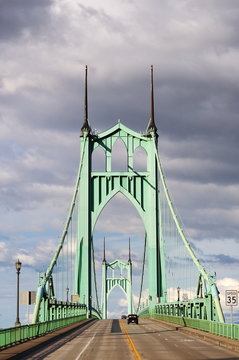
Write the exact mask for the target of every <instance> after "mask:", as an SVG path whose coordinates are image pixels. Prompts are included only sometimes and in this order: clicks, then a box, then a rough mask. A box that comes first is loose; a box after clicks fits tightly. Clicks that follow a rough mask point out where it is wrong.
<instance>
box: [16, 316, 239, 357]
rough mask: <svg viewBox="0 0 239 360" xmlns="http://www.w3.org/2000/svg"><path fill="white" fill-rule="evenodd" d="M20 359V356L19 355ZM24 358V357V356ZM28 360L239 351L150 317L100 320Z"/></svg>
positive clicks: (211, 354) (223, 354)
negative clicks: (129, 321)
mask: <svg viewBox="0 0 239 360" xmlns="http://www.w3.org/2000/svg"><path fill="white" fill-rule="evenodd" d="M19 359H20V358H19ZM22 359H24V358H22ZM27 359H28V360H32V359H34V360H36V359H37V360H41V359H49V360H81V359H85V360H111V359H113V360H118V359H119V360H131V359H138V360H140V359H142V360H204V359H212V360H216V359H224V360H236V359H237V360H239V354H238V353H234V352H232V351H229V350H226V349H223V348H221V347H219V346H216V345H212V344H210V343H208V342H205V341H203V340H199V339H197V338H194V337H191V336H189V335H187V334H185V333H182V332H180V331H175V330H173V329H170V328H167V327H165V326H164V325H162V324H160V323H158V322H156V321H153V320H146V319H139V325H136V324H129V325H128V324H127V321H126V320H100V321H96V322H95V323H94V324H93V325H91V326H89V327H87V328H86V329H85V330H83V331H82V330H81V331H80V332H78V333H75V334H74V336H72V335H71V336H69V337H67V336H66V337H65V338H64V341H63V340H60V341H59V342H57V343H54V344H51V345H50V346H48V347H47V348H44V349H42V350H40V351H38V352H36V353H32V354H31V355H28V356H27Z"/></svg>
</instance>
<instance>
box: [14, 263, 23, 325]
mask: <svg viewBox="0 0 239 360" xmlns="http://www.w3.org/2000/svg"><path fill="white" fill-rule="evenodd" d="M15 266H16V273H17V316H16V322H15V326H21V323H20V320H19V276H20V270H21V266H22V263H21V262H20V261H19V259H18V260H17V261H16V263H15Z"/></svg>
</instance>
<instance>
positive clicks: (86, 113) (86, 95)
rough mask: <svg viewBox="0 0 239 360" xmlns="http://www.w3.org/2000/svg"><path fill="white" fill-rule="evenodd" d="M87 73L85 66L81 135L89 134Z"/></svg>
mask: <svg viewBox="0 0 239 360" xmlns="http://www.w3.org/2000/svg"><path fill="white" fill-rule="evenodd" d="M87 71H88V67H87V65H86V66H85V104H84V123H83V125H82V128H81V135H83V134H84V132H87V133H89V132H91V127H90V125H89V121H88V83H87Z"/></svg>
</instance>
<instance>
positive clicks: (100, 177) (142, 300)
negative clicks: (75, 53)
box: [0, 66, 239, 359]
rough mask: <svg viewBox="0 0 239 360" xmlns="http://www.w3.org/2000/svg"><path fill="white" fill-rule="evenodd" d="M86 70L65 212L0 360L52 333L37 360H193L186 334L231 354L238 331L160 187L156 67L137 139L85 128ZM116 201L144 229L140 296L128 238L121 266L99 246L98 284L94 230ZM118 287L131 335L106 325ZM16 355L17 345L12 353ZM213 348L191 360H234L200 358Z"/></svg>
mask: <svg viewBox="0 0 239 360" xmlns="http://www.w3.org/2000/svg"><path fill="white" fill-rule="evenodd" d="M87 71H88V69H87V67H86V69H85V102H84V121H83V125H82V127H81V134H80V146H81V156H80V162H79V170H78V174H77V179H76V184H75V189H74V192H73V197H72V201H71V205H70V208H69V213H68V215H67V218H66V222H65V226H64V229H63V232H62V236H61V238H60V242H59V245H58V247H57V249H56V251H55V254H54V256H53V258H52V260H51V262H50V264H49V267H48V269H47V271H46V272H44V273H43V274H41V276H40V278H39V285H38V289H37V296H36V303H35V309H34V314H33V322H32V324H31V325H23V326H16V327H14V328H10V329H3V330H1V331H0V346H1V349H2V357H1V353H0V358H8V357H7V356H8V355H6V353H7V352H9V349H7V347H8V346H10V345H15V344H17V343H18V344H19V343H21V342H24V346H26V344H29V345H27V346H29V348H30V349H31V346H33V347H34V344H33V345H30V344H32V341H36V339H40V338H41V339H42V340H41V341H42V342H43V343H44V341H45V340H44V339H46V337H47V339H48V340H49V337H50V338H51V337H52V336H53V338H54V334H56V333H57V334H58V333H60V334H61V336H62V333H63V335H64V336H63V340H59V339H58V337H57V340H54V341H53V345H52V342H51V345H49V346H50V348H49V349H50V350H49V349H48V350H39V349H35V348H34V349H35V350H34V351H40V353H39V354H41V355H39V356H41V357H40V358H44V357H42V356H43V355H42V354H52V355H49V356H50V357H49V358H52V359H54V358H55V359H58V358H61V356H63V355H62V354H63V353H64V351H65V350H64V346H63V345H64V342H67V344H68V343H69V342H70V344H71V346H70V348H71V350H72V355H69V357H68V355H67V358H72V359H80V358H81V356H84V358H87V359H101V358H104V354H108V355H107V357H108V358H113V357H114V358H121V359H122V358H125V359H130V358H138V359H141V358H142V359H144V358H145V359H151V358H152V359H156V358H160V359H172V358H175V359H176V358H178V359H191V358H192V357H190V356H191V354H192V351H193V352H195V349H196V348H197V349H199V348H200V346H199V341H198V340H192V337H191V336H192V335H195V336H196V335H197V336H199V337H200V336H201V338H203V337H204V338H205V337H206V335H207V337H208V338H210V339H212V338H213V337H215V339H216V338H217V337H218V335H220V336H221V337H224V338H223V339H224V343H225V344H231V345H230V346H229V345H228V346H227V345H225V346H226V347H228V348H230V349H231V350H233V351H237V350H238V347H237V346H236V345H235V343H234V342H235V341H236V342H237V340H238V339H239V326H238V325H234V324H226V323H225V319H224V314H223V311H222V306H221V303H220V297H219V291H218V288H217V284H216V278H215V274H211V273H209V272H208V271H207V270H206V267H205V266H204V265H202V264H201V262H200V261H199V259H198V258H197V256H196V254H195V252H194V250H193V248H192V246H191V245H190V243H189V240H188V239H187V237H186V236H185V233H184V230H183V227H182V224H181V222H180V220H179V218H178V216H177V214H176V211H175V208H174V204H173V202H172V200H171V198H170V194H169V191H168V188H167V184H166V181H165V176H164V172H163V168H162V165H161V161H160V156H159V153H158V146H157V145H158V141H159V137H158V132H157V127H156V123H155V118H154V83H153V67H152V66H151V72H150V88H151V91H150V108H151V110H150V120H149V123H148V126H147V128H146V131H145V133H143V134H141V133H138V132H136V131H134V130H132V129H129V128H128V127H127V126H126V125H124V124H123V123H121V122H120V121H118V123H117V124H116V125H114V126H113V127H112V128H111V129H108V130H106V131H104V132H102V133H94V132H93V131H92V129H91V126H90V123H89V119H88V81H87V75H88V74H87ZM117 141H121V143H122V144H123V146H124V147H125V149H126V153H127V164H126V170H125V171H114V170H113V169H112V154H113V150H114V146H115V144H116V142H117ZM138 149H141V151H142V152H143V153H144V154H145V157H146V159H147V161H146V162H147V165H146V168H145V169H144V170H143V171H139V170H137V169H136V167H135V156H136V155H135V154H136V153H137V150H138ZM97 151H101V152H102V153H103V162H104V167H103V169H102V171H95V170H94V169H93V166H92V164H93V160H92V159H93V156H94V154H95V152H97ZM118 193H121V194H122V195H123V196H125V197H126V198H127V199H128V200H129V201H130V202H131V203H132V205H133V206H134V207H135V208H136V210H137V212H138V214H139V216H140V218H141V219H142V223H143V225H144V229H145V236H144V246H143V255H142V259H143V260H142V264H141V265H142V266H141V283H140V290H139V294H134V277H133V268H134V261H133V259H132V256H131V243H130V239H129V240H128V244H129V245H128V249H127V251H128V257H127V259H119V258H118V259H114V260H113V261H108V260H107V256H106V239H104V240H103V244H104V245H103V253H102V265H101V267H102V271H101V289H100V284H98V283H97V271H96V264H95V246H94V237H93V234H94V228H95V226H96V223H97V220H98V218H99V216H100V214H101V212H102V210H103V209H104V207H105V206H107V204H108V202H109V201H110V200H111V199H112V198H113V197H114V196H115V195H116V194H118ZM116 287H118V288H120V289H121V290H122V292H123V293H124V294H125V296H126V298H127V304H128V314H137V316H138V317H139V325H138V326H137V325H132V324H127V320H125V319H122V320H120V321H119V320H117V319H115V320H108V319H107V317H108V315H107V310H108V297H109V295H110V293H111V291H112V290H113V289H115V288H116ZM99 294H100V296H101V299H100V296H99ZM143 294H146V296H145V295H143ZM134 295H136V296H137V303H135V301H134ZM185 328H186V330H187V331H188V332H185ZM200 334H201V335H200ZM205 334H206V335H205ZM58 335H59V334H58ZM120 335H121V336H120ZM59 336H60V335H59ZM32 339H33V340H32ZM34 339H35V340H34ZM75 339H78V340H77V341H76V340H75ZM213 339H214V338H213ZM26 340H29V342H27V343H26V342H25V341H26ZM48 340H47V341H48ZM226 340H227V342H226ZM216 341H217V340H214V343H215V342H216ZM58 342H60V344H58ZM79 343H80V345H79ZM56 344H57V345H56ZM77 344H78V345H77ZM233 344H234V345H233ZM19 346H23V344H20V345H17V346H15V347H14V348H17V347H18V349H19ZM62 346H63V347H62ZM204 347H205V348H206V345H205V344H204ZM14 348H11V349H14ZM76 349H77V350H76ZM93 349H95V350H93ZM210 349H212V345H211V347H210V346H209V347H208V350H205V352H203V350H202V351H201V350H200V349H199V350H198V353H197V355H195V356H193V358H194V359H207V358H217V359H219V358H229V357H230V358H235V359H236V357H235V356H236V355H235V353H232V352H230V351H229V352H228V353H227V354H226V350H223V349H220V348H217V347H215V348H214V350H213V354H214V355H217V356H218V357H210V356H211V355H206V353H207V351H208V354H209V353H210V351H211V354H212V350H210ZM11 351H14V350H11ZM26 351H27V350H26V348H22V350H19V351H18V352H17V354H18V355H17V356H18V358H20V357H19V356H20V354H21V353H22V356H23V358H24V356H28V357H26V358H28V359H30V358H31V357H29V353H28V355H24V354H26ZM31 351H32V350H31ZM94 351H96V353H94ZM180 351H182V353H180ZM41 352H42V353H41ZM76 353H77V355H76ZM160 354H161V355H160ZM180 354H181V355H180ZM4 356H5V357H4ZM51 356H52V357H51ZM57 356H58V357H57ZM71 356H72V357H71ZM85 356H86V357H85ZM205 356H209V357H205ZM232 356H234V357H232ZM32 358H34V357H32ZM62 358H64V357H62Z"/></svg>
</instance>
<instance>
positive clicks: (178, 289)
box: [177, 286, 181, 301]
mask: <svg viewBox="0 0 239 360" xmlns="http://www.w3.org/2000/svg"><path fill="white" fill-rule="evenodd" d="M180 290H181V289H180V287H179V286H178V287H177V291H178V301H180Z"/></svg>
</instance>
